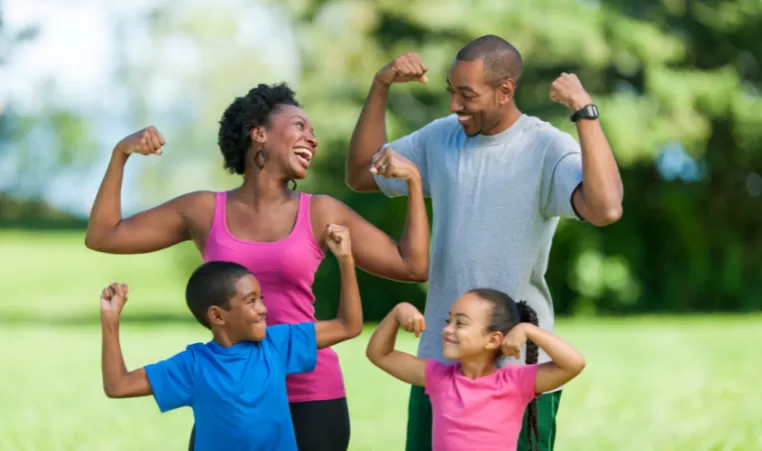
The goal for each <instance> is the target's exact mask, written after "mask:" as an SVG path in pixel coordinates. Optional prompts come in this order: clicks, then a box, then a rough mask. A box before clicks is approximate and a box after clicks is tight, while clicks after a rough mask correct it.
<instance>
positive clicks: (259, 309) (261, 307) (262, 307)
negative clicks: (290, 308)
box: [257, 302, 267, 315]
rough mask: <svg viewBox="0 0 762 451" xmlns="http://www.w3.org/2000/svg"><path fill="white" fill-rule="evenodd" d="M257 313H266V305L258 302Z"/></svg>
mask: <svg viewBox="0 0 762 451" xmlns="http://www.w3.org/2000/svg"><path fill="white" fill-rule="evenodd" d="M257 313H258V314H260V315H267V306H266V305H265V304H263V303H261V302H260V303H259V304H258V305H257Z"/></svg>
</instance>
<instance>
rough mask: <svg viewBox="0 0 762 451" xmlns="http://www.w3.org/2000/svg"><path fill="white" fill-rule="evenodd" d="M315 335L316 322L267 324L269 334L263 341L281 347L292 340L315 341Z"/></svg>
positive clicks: (300, 341)
mask: <svg viewBox="0 0 762 451" xmlns="http://www.w3.org/2000/svg"><path fill="white" fill-rule="evenodd" d="M314 337H315V323H311V322H304V323H297V324H277V325H275V326H267V335H265V339H264V340H263V341H264V342H265V343H269V344H271V345H274V346H275V347H277V348H280V347H282V346H284V345H287V344H288V343H290V342H292V341H294V342H299V343H302V342H311V341H314Z"/></svg>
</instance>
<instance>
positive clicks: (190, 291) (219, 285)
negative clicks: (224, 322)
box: [185, 261, 251, 329]
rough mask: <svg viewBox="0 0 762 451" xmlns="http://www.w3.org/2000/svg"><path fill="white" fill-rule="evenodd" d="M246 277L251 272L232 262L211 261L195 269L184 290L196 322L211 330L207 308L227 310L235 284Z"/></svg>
mask: <svg viewBox="0 0 762 451" xmlns="http://www.w3.org/2000/svg"><path fill="white" fill-rule="evenodd" d="M246 275H251V271H249V270H248V269H246V268H244V267H243V266H241V265H239V264H238V263H233V262H225V261H211V262H206V263H204V264H202V265H201V266H199V267H198V268H196V270H195V271H193V274H191V276H190V279H188V285H187V287H186V288H185V302H186V303H187V304H188V308H189V309H190V311H191V313H193V316H195V317H196V319H197V320H198V322H200V323H201V324H202V325H203V326H204V327H206V328H207V329H211V328H212V326H211V324H209V318H208V317H207V312H208V311H209V307H211V306H213V305H216V306H218V307H222V308H224V309H226V310H227V309H228V308H229V302H230V298H232V297H233V296H234V295H235V293H236V289H235V283H236V282H238V280H240V279H241V277H243V276H246Z"/></svg>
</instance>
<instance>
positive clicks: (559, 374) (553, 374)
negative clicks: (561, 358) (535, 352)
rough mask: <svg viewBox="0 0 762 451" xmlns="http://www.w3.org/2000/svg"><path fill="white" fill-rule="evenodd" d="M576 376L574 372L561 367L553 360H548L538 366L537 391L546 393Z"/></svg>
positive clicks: (535, 384) (535, 383) (535, 389)
mask: <svg viewBox="0 0 762 451" xmlns="http://www.w3.org/2000/svg"><path fill="white" fill-rule="evenodd" d="M573 378H574V373H572V372H570V371H568V370H565V369H563V368H561V367H560V366H558V365H556V364H555V363H553V362H546V363H543V364H541V365H539V366H538V367H537V376H535V382H534V386H535V388H534V391H535V393H545V392H547V391H550V390H555V389H556V388H558V387H560V386H562V385H564V384H565V383H567V382H569V381H570V380H572V379H573Z"/></svg>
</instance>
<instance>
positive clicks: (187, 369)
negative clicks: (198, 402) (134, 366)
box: [145, 348, 195, 412]
mask: <svg viewBox="0 0 762 451" xmlns="http://www.w3.org/2000/svg"><path fill="white" fill-rule="evenodd" d="M194 360H195V359H194V356H193V351H191V349H190V348H188V349H186V350H185V351H183V352H180V353H178V354H175V355H174V356H172V357H170V358H168V359H166V360H162V361H161V362H157V363H154V364H151V365H147V366H146V367H145V370H146V375H147V376H148V382H149V383H150V384H151V390H152V391H153V397H154V399H155V400H156V404H157V405H158V406H159V410H160V411H162V412H167V411H169V410H173V409H177V408H178V407H185V406H190V405H192V404H193V387H194V382H195V381H194V376H195V371H194Z"/></svg>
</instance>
